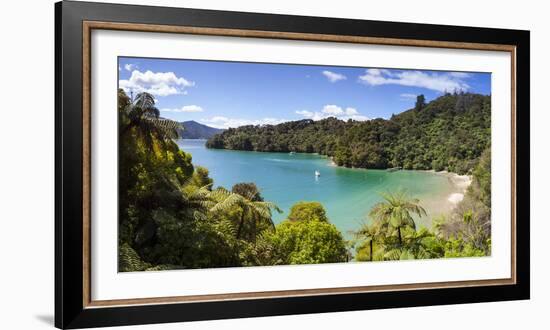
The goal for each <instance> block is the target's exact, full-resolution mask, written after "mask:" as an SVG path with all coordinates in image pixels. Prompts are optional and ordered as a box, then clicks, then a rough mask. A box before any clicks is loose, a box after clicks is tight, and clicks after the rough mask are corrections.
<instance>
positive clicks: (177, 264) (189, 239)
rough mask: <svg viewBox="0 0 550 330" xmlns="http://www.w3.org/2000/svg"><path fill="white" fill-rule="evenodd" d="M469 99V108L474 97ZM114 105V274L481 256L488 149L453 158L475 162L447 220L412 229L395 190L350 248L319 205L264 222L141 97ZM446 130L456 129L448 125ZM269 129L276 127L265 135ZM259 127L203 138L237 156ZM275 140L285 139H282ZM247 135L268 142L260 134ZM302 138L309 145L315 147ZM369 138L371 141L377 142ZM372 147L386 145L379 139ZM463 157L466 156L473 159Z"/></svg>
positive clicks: (256, 204) (255, 205)
mask: <svg viewBox="0 0 550 330" xmlns="http://www.w3.org/2000/svg"><path fill="white" fill-rule="evenodd" d="M446 97H447V98H453V99H456V100H458V96H456V95H455V96H445V97H443V98H446ZM465 97H466V96H465ZM467 98H469V96H468V97H467ZM471 99H472V100H473V101H472V102H474V101H475V100H477V99H479V96H472V97H471ZM481 99H483V97H481ZM118 101H119V105H118V114H119V125H120V127H119V134H120V136H119V220H118V221H119V259H118V260H119V271H142V270H166V269H183V268H213V267H236V266H262V265H287V264H311V263H334V262H345V261H349V260H351V258H352V253H350V251H351V250H352V249H355V251H356V255H355V260H357V261H374V260H395V259H411V258H439V257H459V256H481V255H488V254H490V244H491V242H490V236H489V235H490V193H491V192H490V180H491V176H490V154H489V153H488V151H486V152H485V153H483V155H482V156H481V157H480V158H479V160H478V159H477V158H472V159H470V158H468V159H470V161H469V162H464V159H462V160H461V161H463V162H462V163H461V164H477V165H475V166H473V165H472V166H471V168H467V169H465V170H466V171H470V172H472V175H473V178H474V182H473V184H472V185H471V186H470V188H469V190H468V193H467V195H466V197H465V199H464V201H463V202H461V203H460V204H459V205H458V207H457V208H456V210H455V212H454V213H453V214H452V215H450V216H449V217H447V218H440V219H435V221H433V223H434V227H433V228H432V229H431V230H427V229H420V230H418V228H416V224H415V222H414V219H413V217H412V215H414V214H416V215H418V216H425V212H424V210H423V208H422V207H421V206H420V204H419V201H418V200H415V199H414V198H411V197H409V196H407V194H406V193H405V192H397V193H394V194H390V193H388V194H386V195H384V196H383V197H384V202H381V203H380V204H378V205H376V206H375V207H374V208H373V209H372V212H371V214H370V220H371V221H369V222H368V223H367V224H365V225H364V226H363V227H362V228H361V229H360V230H359V231H357V232H356V233H355V239H354V240H353V241H352V242H346V241H345V240H344V238H343V235H342V234H341V233H340V232H339V231H338V229H337V228H336V227H335V226H334V225H333V224H331V223H330V220H329V219H328V217H327V215H326V212H325V209H324V207H323V206H322V205H321V204H320V203H317V202H298V203H296V204H295V205H294V206H293V207H292V208H291V210H290V214H289V216H288V219H287V220H284V221H282V222H281V223H279V224H278V225H274V223H273V220H272V214H273V212H280V211H281V210H280V209H279V208H278V207H277V205H275V204H273V203H271V202H269V201H265V200H264V198H263V197H262V196H261V194H260V191H259V189H258V187H256V185H255V184H254V183H239V184H236V185H234V186H233V187H232V188H231V190H228V189H225V188H223V187H219V188H216V189H213V188H212V187H213V180H212V179H211V178H210V177H209V172H208V169H206V168H203V167H199V166H194V165H193V164H192V158H191V155H190V154H188V153H186V152H184V151H182V150H180V149H179V148H178V146H177V145H176V143H175V142H174V141H173V139H174V138H176V137H178V132H181V129H182V127H181V125H180V124H179V123H176V122H173V121H170V120H166V119H162V118H160V117H159V111H158V110H157V109H156V108H155V103H154V98H153V97H152V96H151V95H149V94H146V93H142V94H138V95H137V97H136V98H135V99H134V100H131V99H130V98H129V97H128V96H127V95H126V94H125V93H124V92H123V91H122V90H119V93H118ZM434 102H435V101H434ZM475 102H477V101H475ZM475 102H474V103H475ZM482 103H483V102H482ZM432 104H433V102H432V103H430V105H427V106H425V108H422V109H420V110H413V111H416V112H415V114H414V118H415V120H416V117H417V116H418V117H421V115H420V113H421V112H418V111H424V110H425V109H428V107H430V106H432ZM472 104H473V103H472ZM423 107H424V106H423ZM468 111H470V110H468ZM472 111H473V110H472ZM479 111H482V110H479ZM483 111H485V110H483ZM487 111H488V110H487ZM399 116H402V115H399ZM410 116H413V115H412V114H411V115H410ZM457 116H458V115H457ZM472 116H473V114H472ZM396 117H397V116H396ZM436 117H437V116H436ZM402 120H405V119H402ZM392 122H393V119H392V120H391V121H381V120H375V121H372V123H373V124H372V125H375V127H378V126H376V125H382V124H383V125H389V124H388V123H390V124H391V123H392ZM443 122H445V121H444V120H443ZM453 122H454V121H453ZM317 124H319V125H320V126H318V125H317ZM283 125H289V126H293V125H297V126H300V127H301V128H300V129H299V130H295V131H294V133H296V134H295V135H296V136H302V135H300V134H302V133H299V132H301V131H305V130H312V129H317V128H319V127H324V128H323V130H319V131H318V132H317V133H318V135H317V137H318V138H319V139H321V137H323V139H326V140H325V141H327V143H328V141H329V139H328V138H327V136H328V135H329V134H334V133H332V131H331V130H332V129H342V130H341V131H337V132H340V133H342V136H341V137H339V138H342V139H343V138H344V137H347V138H348V139H352V137H353V136H356V138H357V139H359V140H360V141H362V142H361V143H363V144H364V145H366V143H368V142H369V141H371V139H370V138H369V135H367V136H363V135H362V134H363V133H364V132H363V131H362V129H363V128H362V127H363V126H362V125H364V123H355V122H347V123H345V122H341V121H338V120H335V119H327V120H324V121H321V122H318V123H310V122H306V121H301V122H295V123H287V124H283ZM331 125H334V127H332V126H331ZM442 125H443V124H442ZM453 125H454V126H453V127H455V126H460V124H459V123H458V122H457V123H454V124H453ZM340 126H341V128H338V127H340ZM348 126H349V129H350V130H351V131H354V132H355V131H356V130H357V132H355V133H353V134H356V135H348V132H347V128H346V127H348ZM279 127H285V126H281V125H278V126H271V127H269V129H271V130H278V129H279ZM293 127H294V126H293ZM368 127H370V126H368ZM407 127H409V126H407ZM411 127H412V126H410V127H409V128H411ZM263 129H264V128H258V127H248V128H244V129H243V130H241V129H239V130H230V132H229V134H228V135H226V132H224V133H222V134H221V135H217V136H216V137H214V138H213V139H212V140H211V141H216V140H219V139H223V140H225V139H226V138H227V139H228V141H232V142H231V143H232V146H237V144H239V143H240V146H241V147H243V149H245V150H248V149H249V148H250V149H253V144H254V143H255V144H258V143H260V142H259V140H258V141H257V140H255V138H253V137H252V135H250V137H248V135H246V134H248V133H246V134H245V133H244V132H248V131H247V130H250V133H252V132H256V133H255V134H260V133H258V132H262V134H263V131H262V130H263ZM402 129H403V128H400V129H398V130H397V131H396V133H395V134H396V135H394V137H395V136H399V134H402ZM411 129H412V128H411ZM236 132H239V133H238V134H236ZM362 132H363V133H362ZM365 132H367V133H368V132H369V129H367V131H365ZM438 132H439V133H440V134H443V133H442V132H440V131H438ZM472 132H473V133H475V130H472ZM298 133H299V134H298ZM266 134H267V133H266ZM349 134H351V133H349ZM380 134H382V133H380ZM457 134H458V133H457ZM277 136H278V137H281V138H282V137H283V136H286V137H288V138H290V136H291V135H290V134H286V135H285V134H281V135H277ZM292 136H294V135H292ZM334 136H336V135H334ZM453 136H454V135H453ZM257 137H258V138H270V136H269V135H266V136H263V135H262V136H257ZM304 138H305V137H304ZM293 139H294V138H293ZM307 139H308V141H312V142H311V143H313V141H315V139H314V138H310V137H307ZM372 139H373V140H372V141H378V140H380V136H379V137H378V138H374V137H373V138H372ZM382 140H384V141H386V142H387V143H388V144H391V143H390V141H389V140H386V138H384V139H382ZM252 141H254V143H253V142H252ZM270 141H271V140H270ZM273 141H274V140H273ZM273 141H271V142H270V143H272V142H273ZM296 141H298V140H296ZM319 141H321V140H319ZM343 141H344V140H337V139H334V141H333V142H334V143H336V145H337V146H340V147H342V148H343V146H344V144H343V143H344V142H343ZM349 141H350V143H352V142H353V141H354V140H349ZM316 142H318V141H316ZM224 143H225V142H224ZM233 143H236V144H235V145H233ZM266 143H267V142H266ZM287 143H289V142H288V141H287ZM293 143H294V142H293ZM363 144H362V145H363ZM457 144H458V143H457ZM266 145H271V144H266ZM306 145H307V146H311V149H310V148H309V147H307V148H306V149H307V151H314V150H315V149H314V147H313V145H312V144H308V143H306ZM458 145H460V144H458ZM287 146H288V144H287ZM325 146H327V144H325ZM316 147H318V146H315V148H316ZM334 147H335V146H334ZM484 147H487V145H486V144H485V145H484ZM346 148H348V147H346ZM456 148H460V147H458V146H456ZM295 150H296V151H301V149H300V150H297V149H295ZM327 150H328V149H327ZM417 150H419V149H417ZM281 151H282V149H281ZM412 154H414V155H415V159H417V158H419V157H420V156H421V155H420V156H419V155H418V154H416V153H414V150H413V151H411V155H412ZM480 154H481V152H480ZM466 155H468V157H474V154H471V155H470V154H468V153H466ZM367 158H368V157H367ZM393 164H394V163H392V165H393ZM447 167H449V165H448V166H447ZM449 168H450V167H449Z"/></svg>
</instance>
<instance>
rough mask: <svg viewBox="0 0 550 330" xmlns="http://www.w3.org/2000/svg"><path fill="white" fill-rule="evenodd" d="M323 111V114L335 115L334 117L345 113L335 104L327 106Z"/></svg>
mask: <svg viewBox="0 0 550 330" xmlns="http://www.w3.org/2000/svg"><path fill="white" fill-rule="evenodd" d="M322 111H323V113H326V114H329V115H333V116H338V115H341V114H343V113H344V110H342V108H340V107H339V106H337V105H334V104H327V105H325V106H324V107H323V110H322Z"/></svg>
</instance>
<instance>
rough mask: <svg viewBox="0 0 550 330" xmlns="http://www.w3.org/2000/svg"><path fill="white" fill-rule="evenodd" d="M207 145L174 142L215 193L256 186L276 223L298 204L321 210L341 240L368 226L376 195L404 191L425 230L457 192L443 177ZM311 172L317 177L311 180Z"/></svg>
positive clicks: (313, 157) (180, 141) (320, 157)
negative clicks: (416, 203) (416, 202)
mask: <svg viewBox="0 0 550 330" xmlns="http://www.w3.org/2000/svg"><path fill="white" fill-rule="evenodd" d="M205 142H206V141H205V140H178V141H177V143H178V145H179V146H180V148H181V149H182V150H184V151H185V152H188V153H190V154H191V155H192V156H193V164H194V165H200V166H204V167H206V168H208V170H209V171H210V176H211V177H212V178H213V179H214V187H217V186H223V187H225V188H227V189H231V187H232V186H233V185H234V184H235V183H238V182H254V183H256V185H257V186H258V187H259V189H260V190H261V194H262V196H263V197H264V199H265V200H268V201H272V202H274V203H276V204H277V205H278V206H279V207H280V208H281V209H282V210H283V211H284V213H283V214H277V213H275V214H274V221H275V223H279V222H281V221H282V220H284V219H285V217H286V216H287V215H288V212H289V209H290V207H291V206H292V205H293V204H294V203H296V202H298V201H301V200H305V201H318V202H321V203H322V204H323V206H324V207H325V209H326V211H327V215H328V217H329V219H330V221H331V222H332V223H334V224H335V225H336V226H337V227H338V229H340V231H341V232H342V233H344V234H345V236H348V237H349V231H350V230H356V229H358V228H359V227H360V225H361V223H363V222H366V221H367V217H366V215H367V213H368V212H369V210H370V209H371V207H372V206H373V205H374V204H375V203H377V202H379V201H380V200H381V197H380V195H379V194H378V193H379V192H385V191H396V190H398V189H407V191H408V192H409V193H410V194H411V195H412V196H414V197H416V198H419V199H420V204H421V205H422V206H423V207H424V208H426V209H427V211H428V217H423V218H421V219H417V223H418V224H419V225H421V226H422V225H425V226H429V224H430V223H431V218H432V217H433V216H435V215H438V214H440V213H444V212H447V211H449V209H450V208H451V207H452V205H451V204H450V203H449V202H448V200H447V198H448V196H449V195H450V194H452V193H453V192H457V188H456V187H455V186H454V185H453V184H452V182H451V181H450V180H449V179H448V178H447V177H446V176H444V175H439V174H435V173H430V172H424V171H397V172H388V171H385V170H365V169H348V168H341V167H336V166H333V165H331V162H330V160H329V159H328V158H327V157H324V156H319V155H316V154H299V153H297V154H289V153H271V152H252V151H233V150H218V149H207V148H206V147H205ZM315 171H319V172H320V174H321V175H320V176H319V177H316V176H315Z"/></svg>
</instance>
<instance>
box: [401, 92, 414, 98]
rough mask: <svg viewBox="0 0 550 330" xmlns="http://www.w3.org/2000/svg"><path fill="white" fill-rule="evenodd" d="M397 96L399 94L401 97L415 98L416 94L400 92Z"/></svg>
mask: <svg viewBox="0 0 550 330" xmlns="http://www.w3.org/2000/svg"><path fill="white" fill-rule="evenodd" d="M399 96H401V98H404V99H416V97H417V96H418V95H416V94H411V93H403V94H400V95H399Z"/></svg>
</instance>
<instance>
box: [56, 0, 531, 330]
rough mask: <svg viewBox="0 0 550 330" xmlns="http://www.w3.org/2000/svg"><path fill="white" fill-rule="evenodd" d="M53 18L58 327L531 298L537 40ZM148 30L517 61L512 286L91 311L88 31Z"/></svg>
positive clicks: (106, 7) (305, 22) (235, 18)
mask: <svg viewBox="0 0 550 330" xmlns="http://www.w3.org/2000/svg"><path fill="white" fill-rule="evenodd" d="M55 15H56V25H55V29H56V40H55V42H56V45H55V49H56V62H55V63H56V82H55V86H56V96H55V102H56V118H55V125H56V127H55V128H56V135H55V141H56V142H55V143H56V166H55V168H56V190H55V209H56V224H55V226H56V227H55V228H56V229H55V233H56V240H55V242H56V243H55V255H56V268H55V269H56V277H55V278H56V283H55V284H56V289H55V295H56V303H55V324H56V326H57V327H59V328H80V327H96V326H115V325H130V324H145V323H163V322H180V321H193V320H213V319H223V318H239V317H255V316H270V315H287V314H305V313H321V312H336V311H351V310H363V309H376V308H394V307H409V306H425V305H442V304H457V303H473V302H487V301H502V300H516V299H528V298H529V288H530V283H529V276H530V269H529V221H530V218H529V201H530V200H529V176H530V174H529V153H530V151H529V105H530V102H529V88H530V86H529V74H530V73H529V70H530V68H529V52H530V49H529V47H530V46H529V32H528V31H517V30H501V29H489V28H474V27H457V26H441V25H428V24H410V23H394V22H379V21H363V20H350V19H334V18H318V17H300V16H286V15H271V14H252V13H240V12H223V11H210V10H196V9H181V8H164V7H146V6H131V5H116V4H101V3H85V2H72V1H63V2H59V3H57V4H56V6H55ZM93 30H116V31H139V32H151V33H173V34H192V35H210V36H226V37H243V38H267V39H281V40H305V41H322V42H339V43H353V44H376V45H388V46H411V47H428V48H449V49H469V50H490V51H501V52H509V53H510V55H511V58H512V68H511V72H512V77H511V96H512V100H511V105H512V107H511V111H512V121H511V123H510V130H511V136H512V141H511V143H512V155H511V160H510V161H511V168H512V172H511V173H510V184H511V187H512V200H511V202H510V205H511V214H512V219H511V223H510V225H511V232H512V239H511V242H510V244H511V245H510V249H511V260H510V265H511V271H510V273H511V277H510V278H505V279H485V280H476V281H450V282H434V283H423V284H400V285H378V286H366V287H364V286H359V287H340V288H323V289H304V290H285V291H266V292H242V293H231V294H214V295H213V294H209V295H192V296H172V297H148V298H139V299H120V300H116V299H115V300H102V301H94V300H93V299H92V297H91V286H92V285H93V283H92V276H91V238H90V236H91V209H92V208H91V203H92V201H91V196H92V195H91V155H92V153H91V150H92V148H93V146H92V145H91V134H92V133H91V132H92V130H91V101H92V100H91V86H92V84H91V68H90V66H91V52H92V44H91V32H92V31H93Z"/></svg>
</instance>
